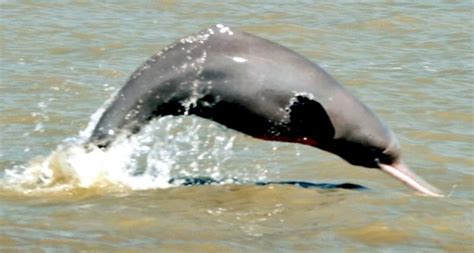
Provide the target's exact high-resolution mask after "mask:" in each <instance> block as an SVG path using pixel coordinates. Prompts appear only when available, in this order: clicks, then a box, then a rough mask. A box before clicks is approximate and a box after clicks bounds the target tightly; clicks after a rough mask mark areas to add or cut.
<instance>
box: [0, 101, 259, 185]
mask: <svg viewBox="0 0 474 253" xmlns="http://www.w3.org/2000/svg"><path fill="white" fill-rule="evenodd" d="M106 104H107V103H106ZM105 107H106V106H104V107H102V108H100V109H99V110H98V111H97V112H96V113H94V114H93V115H92V116H91V121H90V122H89V124H88V126H87V127H86V129H84V130H83V131H81V132H80V133H79V135H78V136H77V137H72V138H68V139H66V140H65V141H64V143H62V144H60V145H58V147H57V148H56V150H54V151H53V152H51V154H49V155H48V156H46V157H37V158H35V159H33V160H31V161H30V162H29V163H28V164H24V165H18V166H15V167H13V168H11V169H7V170H6V171H5V173H4V176H3V177H1V178H0V185H2V186H1V187H2V188H4V189H9V190H14V191H19V192H22V193H25V194H35V193H44V192H64V191H73V190H75V189H95V190H97V189H101V190H104V191H117V190H119V191H123V190H126V191H128V190H146V189H158V188H168V187H172V186H175V185H176V182H177V181H173V180H172V179H173V178H182V177H200V176H207V177H211V178H213V179H215V180H216V181H220V182H229V181H226V179H230V178H239V179H241V180H243V181H245V180H248V181H256V180H263V179H265V178H266V176H267V172H268V170H267V169H266V168H265V166H261V165H259V164H255V163H247V164H249V165H248V167H246V166H235V165H233V166H229V165H228V164H229V163H233V164H235V163H236V160H238V158H237V156H236V155H235V154H234V149H233V146H234V142H235V139H236V133H235V132H233V131H231V130H225V129H224V128H223V127H222V126H220V125H218V124H216V123H214V122H210V121H206V120H204V119H200V118H197V117H194V116H182V117H173V116H168V117H163V118H160V119H157V120H155V121H152V122H151V123H150V124H149V125H147V126H146V127H144V128H143V129H142V130H141V131H140V132H139V133H138V134H136V135H133V136H132V137H129V138H126V137H122V138H118V139H117V140H116V142H114V145H112V146H111V147H110V148H109V149H107V150H102V149H99V148H97V147H91V146H88V145H84V143H86V141H87V139H88V138H89V136H90V134H91V132H92V130H93V129H94V127H95V125H96V124H97V121H98V120H99V118H100V116H101V115H102V113H103V111H104V108H105ZM244 138H245V137H244ZM243 152H245V149H244V150H243ZM237 162H238V161H237Z"/></svg>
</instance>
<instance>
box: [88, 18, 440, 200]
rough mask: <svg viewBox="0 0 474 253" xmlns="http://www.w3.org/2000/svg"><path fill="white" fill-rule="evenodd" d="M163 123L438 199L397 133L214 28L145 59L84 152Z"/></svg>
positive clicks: (310, 77) (349, 98)
mask: <svg viewBox="0 0 474 253" xmlns="http://www.w3.org/2000/svg"><path fill="white" fill-rule="evenodd" d="M166 115H196V116H199V117H202V118H206V119H209V120H213V121H215V122H218V123H220V124H222V125H224V126H226V127H228V128H231V129H234V130H237V131H239V132H242V133H244V134H247V135H250V136H253V137H255V138H259V139H263V140H272V141H283V142H293V143H301V144H305V145H310V146H313V147H316V148H319V149H322V150H325V151H328V152H330V153H333V154H336V155H338V156H340V157H341V158H343V159H344V160H346V161H347V162H349V163H351V164H353V165H358V166H363V167H367V168H378V169H381V170H382V171H384V172H386V173H388V174H390V175H392V176H394V177H395V178H397V179H399V180H401V181H402V182H403V183H405V184H406V185H408V186H410V187H411V188H413V189H415V190H416V191H418V192H420V193H423V194H426V195H431V196H442V194H441V192H440V191H439V190H437V189H436V188H435V187H433V186H431V185H430V184H428V183H427V182H425V181H424V180H422V179H421V178H420V177H418V176H417V175H415V173H413V172H412V171H411V170H410V169H409V168H408V167H407V166H405V165H404V163H403V162H402V160H401V158H400V155H401V152H400V146H399V142H398V140H397V138H396V137H395V135H394V134H393V132H392V131H391V130H390V129H389V128H388V127H387V126H385V125H384V124H383V123H382V122H381V121H380V120H379V119H378V118H377V116H376V115H375V114H374V113H373V112H372V111H371V110H370V109H369V108H368V107H367V106H365V105H364V104H363V103H361V102H360V101H359V100H358V99H357V98H356V97H354V96H353V95H352V94H351V93H350V92H349V91H348V90H346V89H345V88H344V87H343V86H342V85H341V84H339V82H337V81H336V80H335V79H334V78H333V77H331V76H330V75H329V74H328V73H327V72H326V71H324V70H323V69H321V68H320V67H319V66H318V65H316V64H315V63H313V62H311V61H310V60H308V59H306V58H305V57H303V56H301V55H299V54H297V53H295V52H294V51H292V50H290V49H288V48H286V47H284V46H281V45H279V44H276V43H273V42H271V41H269V40H266V39H263V38H260V37H258V36H255V35H252V34H249V33H246V32H241V31H237V30H234V29H230V28H229V27H226V26H224V25H221V24H218V25H216V26H212V27H210V28H208V29H205V30H203V31H201V32H198V33H196V34H193V35H190V36H187V37H185V38H182V39H180V40H178V41H176V42H175V43H173V44H171V45H169V46H168V47H166V48H164V49H163V50H161V51H160V52H158V53H157V54H155V55H153V56H152V57H151V58H149V59H148V60H147V61H146V62H145V63H144V64H143V65H142V66H141V67H139V68H138V69H137V70H136V71H135V72H134V73H133V74H132V75H131V77H130V79H129V80H128V81H127V83H126V84H125V85H124V86H123V87H122V88H121V89H120V90H119V91H118V93H117V94H116V96H115V98H114V99H113V101H112V102H111V104H110V105H109V106H108V107H107V108H106V110H105V112H104V113H103V115H102V116H101V118H100V120H99V122H98V123H97V125H96V127H95V129H94V130H93V133H92V135H91V137H90V139H89V142H88V144H87V145H95V146H97V147H100V148H103V149H106V148H107V147H108V146H110V145H113V142H114V140H115V139H116V138H117V136H119V135H131V134H134V133H137V132H138V131H140V128H141V127H142V126H144V125H145V124H147V123H148V122H149V121H151V120H153V119H155V118H157V117H162V116H166Z"/></svg>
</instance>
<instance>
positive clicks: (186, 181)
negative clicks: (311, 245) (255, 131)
mask: <svg viewBox="0 0 474 253" xmlns="http://www.w3.org/2000/svg"><path fill="white" fill-rule="evenodd" d="M169 183H170V184H175V185H182V186H193V185H218V184H254V185H258V186H265V185H292V186H296V187H301V188H305V189H307V188H316V189H324V190H327V189H346V190H356V191H363V190H368V189H369V188H367V187H365V186H362V185H358V184H353V183H340V184H334V183H313V182H306V181H293V180H291V181H257V182H252V181H243V180H238V179H234V178H232V179H229V180H216V179H213V178H211V177H179V178H172V179H171V180H169Z"/></svg>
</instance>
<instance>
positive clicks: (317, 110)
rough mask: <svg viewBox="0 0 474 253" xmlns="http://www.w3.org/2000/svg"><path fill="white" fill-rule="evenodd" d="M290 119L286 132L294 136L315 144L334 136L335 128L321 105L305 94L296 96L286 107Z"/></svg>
mask: <svg viewBox="0 0 474 253" xmlns="http://www.w3.org/2000/svg"><path fill="white" fill-rule="evenodd" d="M288 112H289V115H290V121H289V123H288V128H289V129H288V130H289V131H288V132H289V133H291V135H294V136H295V137H296V138H299V139H301V138H303V140H304V139H307V140H308V144H311V143H310V142H311V141H312V142H314V143H317V144H321V143H325V142H327V141H329V140H331V139H332V138H333V137H334V134H335V129H334V126H333V125H332V123H331V120H330V118H329V115H328V114H327V112H326V110H325V109H324V108H323V106H322V105H321V104H320V103H318V102H317V101H315V100H314V99H311V98H308V97H306V96H296V101H294V102H293V103H292V104H291V105H290V107H289V108H288Z"/></svg>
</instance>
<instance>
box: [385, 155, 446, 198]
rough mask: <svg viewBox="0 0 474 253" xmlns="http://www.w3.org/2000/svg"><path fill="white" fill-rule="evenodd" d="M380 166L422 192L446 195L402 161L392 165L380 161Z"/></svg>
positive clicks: (431, 194)
mask: <svg viewBox="0 0 474 253" xmlns="http://www.w3.org/2000/svg"><path fill="white" fill-rule="evenodd" d="M378 166H379V167H380V169H381V170H383V171H385V172H386V173H388V174H390V175H392V176H394V177H395V178H397V179H398V180H400V181H402V182H403V183H404V184H406V185H408V186H410V187H411V188H413V189H415V190H416V191H418V192H420V193H423V194H426V195H429V196H433V197H444V195H443V194H442V192H441V191H440V190H438V189H436V187H434V186H432V185H430V184H429V183H427V182H425V180H423V179H421V178H420V177H419V176H417V175H416V174H415V173H413V172H412V171H411V170H410V169H409V168H408V167H407V166H406V165H405V164H403V163H402V162H395V163H393V164H391V165H387V164H382V163H379V164H378Z"/></svg>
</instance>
